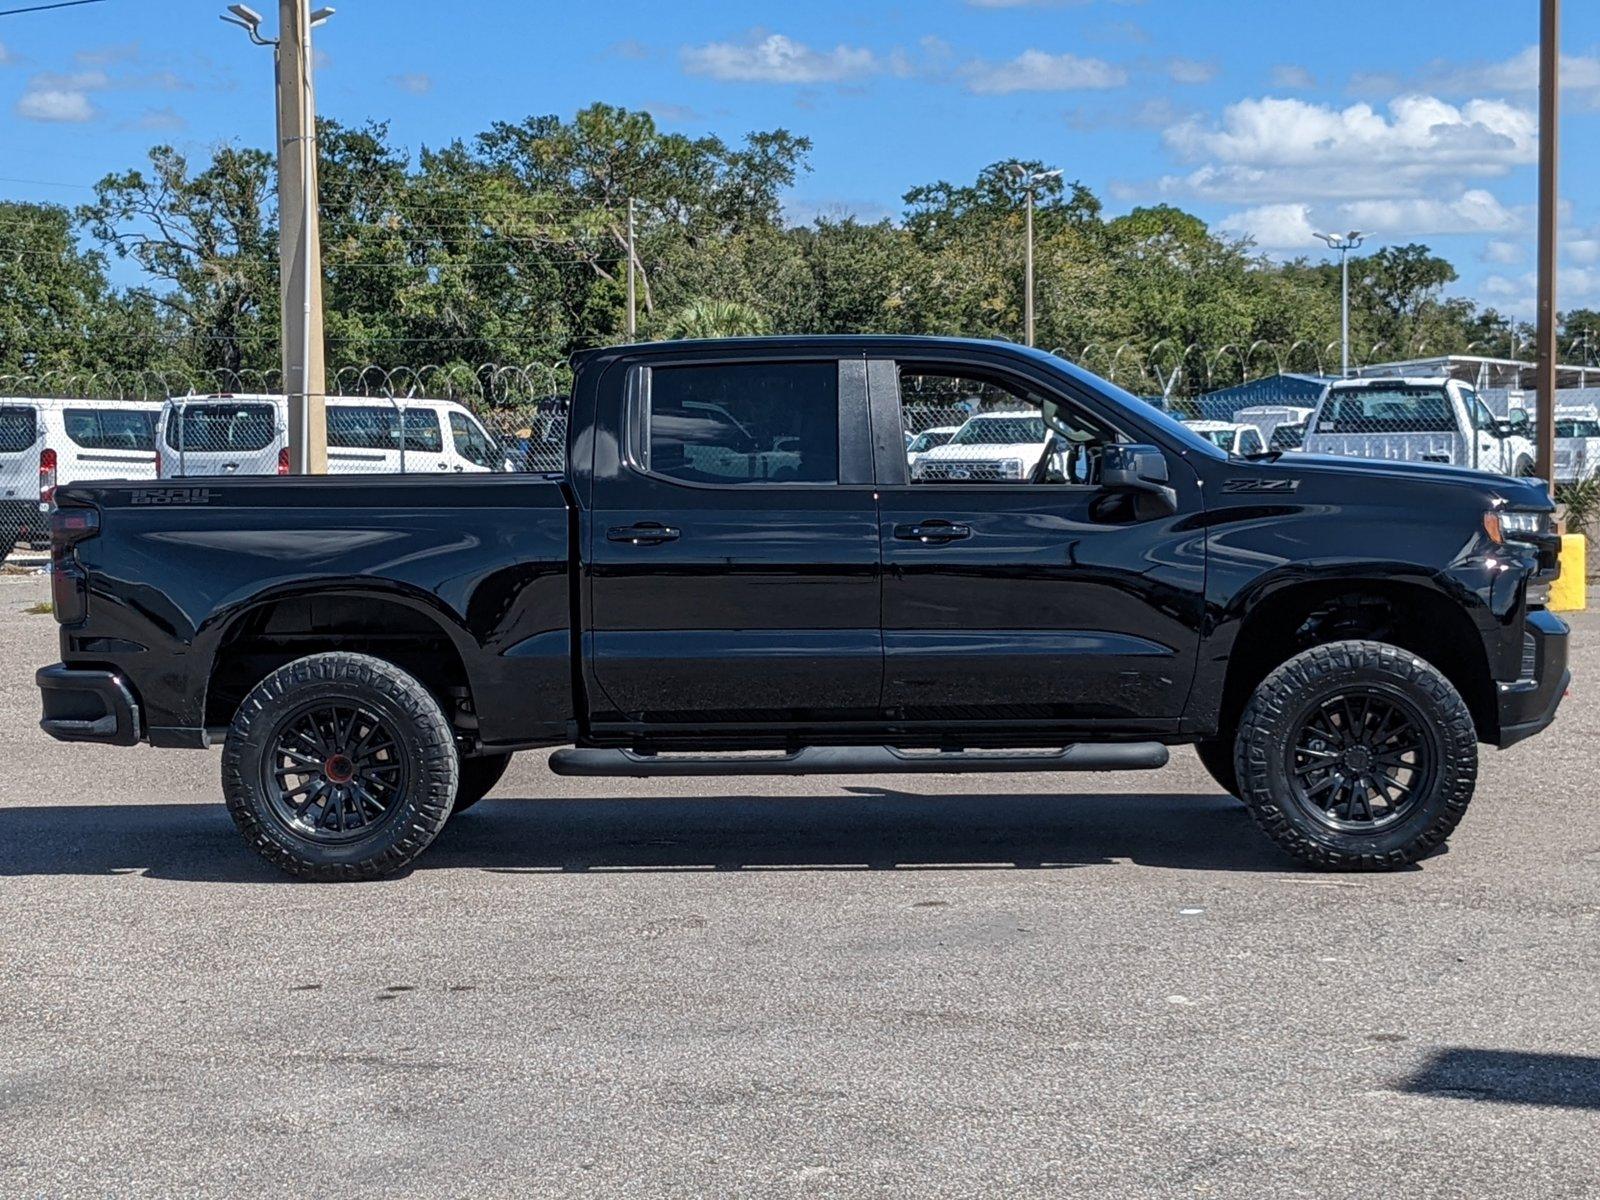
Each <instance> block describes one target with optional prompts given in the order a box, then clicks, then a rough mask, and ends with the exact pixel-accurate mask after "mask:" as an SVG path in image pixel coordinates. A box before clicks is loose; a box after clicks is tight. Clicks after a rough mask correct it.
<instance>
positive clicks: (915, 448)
mask: <svg viewBox="0 0 1600 1200" xmlns="http://www.w3.org/2000/svg"><path fill="white" fill-rule="evenodd" d="M950 436H951V435H950V431H949V430H948V429H930V430H928V432H927V433H919V434H918V435H917V436H916V437H914V438H912V439H911V445H909V446H907V447H906V449H907V450H908V451H910V452H911V453H912V454H921V453H922V452H923V451H924V450H932V449H934V448H935V447H937V446H942V445H944V444H945V443H946V442H948V441H949V440H950Z"/></svg>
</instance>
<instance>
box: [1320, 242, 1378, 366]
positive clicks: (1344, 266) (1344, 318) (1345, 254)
mask: <svg viewBox="0 0 1600 1200" xmlns="http://www.w3.org/2000/svg"><path fill="white" fill-rule="evenodd" d="M1312 236H1313V237H1318V238H1321V239H1322V240H1323V241H1325V242H1327V243H1328V248H1329V249H1330V250H1337V251H1338V252H1339V278H1340V299H1339V344H1340V346H1342V347H1343V352H1342V354H1341V356H1340V366H1339V378H1341V379H1348V378H1350V251H1352V250H1354V249H1356V248H1357V247H1358V246H1360V245H1361V243H1362V241H1363V240H1364V239H1365V238H1366V234H1364V233H1362V232H1361V231H1360V230H1359V229H1352V230H1351V231H1350V232H1349V233H1346V234H1338V233H1317V234H1313V235H1312Z"/></svg>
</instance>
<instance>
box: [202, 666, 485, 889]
mask: <svg viewBox="0 0 1600 1200" xmlns="http://www.w3.org/2000/svg"><path fill="white" fill-rule="evenodd" d="M457 781H458V764H457V760H456V748H455V739H454V736H453V734H452V732H451V729H450V724H449V722H448V721H446V720H445V716H444V713H443V712H442V711H441V710H440V708H439V705H438V703H437V701H435V700H434V698H433V697H432V696H431V695H430V694H429V693H428V690H427V689H426V688H424V687H423V686H422V685H421V684H420V683H418V682H417V681H416V680H415V679H413V678H412V677H411V676H410V675H407V674H406V673H405V672H404V671H402V670H400V669H399V668H398V667H396V666H395V665H394V664H392V663H388V662H384V661H383V660H382V659H377V658H370V657H368V656H366V655H363V654H314V655H312V656H310V657H309V658H302V659H299V660H297V661H295V662H292V663H289V664H288V665H287V666H284V667H280V668H279V669H278V670H276V671H274V672H273V673H272V674H271V675H269V676H268V677H267V678H266V679H264V680H263V681H262V682H261V683H260V684H258V685H257V686H256V688H255V689H254V690H253V691H252V692H251V693H250V694H249V695H248V696H246V697H245V699H244V703H243V704H241V705H240V706H239V711H238V714H237V715H236V716H235V717H234V719H233V725H232V727H231V728H230V729H229V730H228V740H227V744H226V746H225V747H224V750H223V754H222V790H223V794H224V795H225V797H226V798H227V802H228V811H229V812H230V813H231V814H232V815H233V819H234V822H235V823H236V824H237V825H238V826H239V829H240V830H241V831H242V832H243V833H244V835H245V839H246V840H247V841H248V842H249V843H250V845H251V846H253V847H254V848H255V849H256V851H257V852H258V853H260V854H261V855H262V857H264V858H265V859H266V860H267V861H268V862H270V863H272V864H273V865H274V866H277V867H279V868H281V869H283V870H285V871H287V872H289V873H290V874H291V875H300V876H305V877H308V878H311V879H330V880H331V879H378V878H382V877H383V876H385V875H391V874H393V873H394V872H396V871H398V870H400V869H401V868H403V867H405V866H406V865H407V864H408V863H410V862H411V861H412V860H413V859H414V858H416V856H417V855H419V854H421V853H422V851H423V850H425V849H427V847H428V845H429V843H431V842H432V841H433V839H434V838H435V837H436V836H437V835H438V833H439V830H440V829H442V828H444V823H445V821H446V820H447V819H448V818H449V816H450V807H451V803H452V801H453V800H454V799H455V794H456V786H457Z"/></svg>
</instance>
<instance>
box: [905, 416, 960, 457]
mask: <svg viewBox="0 0 1600 1200" xmlns="http://www.w3.org/2000/svg"><path fill="white" fill-rule="evenodd" d="M960 432H961V426H959V425H937V426H935V427H934V428H932V429H924V430H923V431H922V432H921V433H919V434H916V435H914V436H913V437H911V439H910V440H909V441H907V442H906V462H907V463H909V464H910V465H911V466H912V467H915V466H916V465H917V463H918V462H919V461H920V460H921V459H922V457H923V455H925V454H927V453H928V451H930V450H937V449H938V448H939V447H940V446H943V445H947V444H948V443H949V441H950V439H951V438H953V437H955V435H956V434H958V433H960Z"/></svg>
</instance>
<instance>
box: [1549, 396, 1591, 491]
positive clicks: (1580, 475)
mask: <svg viewBox="0 0 1600 1200" xmlns="http://www.w3.org/2000/svg"><path fill="white" fill-rule="evenodd" d="M1596 472H1600V407H1597V406H1595V405H1593V404H1574V405H1561V406H1558V407H1557V408H1556V482H1557V483H1576V482H1577V481H1578V480H1580V479H1587V478H1589V476H1591V475H1593V474H1595V473H1596Z"/></svg>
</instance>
